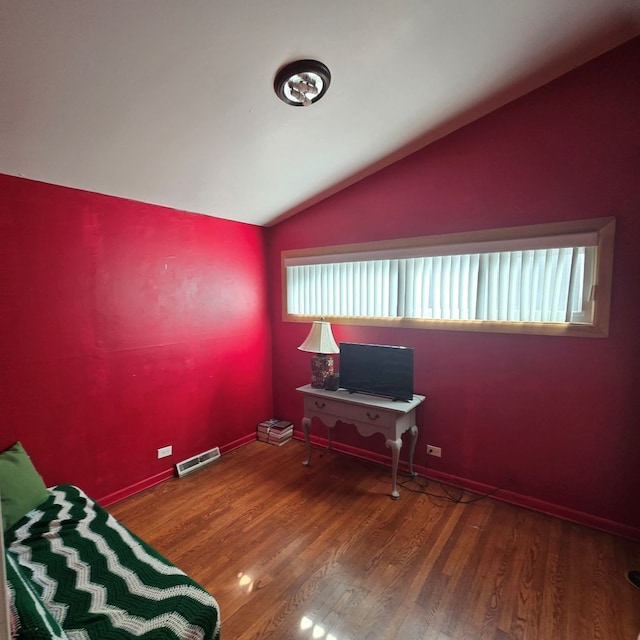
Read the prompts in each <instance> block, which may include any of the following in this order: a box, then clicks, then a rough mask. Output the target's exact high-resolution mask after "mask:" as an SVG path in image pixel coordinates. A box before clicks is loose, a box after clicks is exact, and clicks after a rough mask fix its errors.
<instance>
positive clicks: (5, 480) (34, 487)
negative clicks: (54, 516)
mask: <svg viewBox="0 0 640 640" xmlns="http://www.w3.org/2000/svg"><path fill="white" fill-rule="evenodd" d="M48 497H49V492H48V491H47V487H46V486H45V484H44V480H43V479H42V477H41V476H40V474H39V473H38V472H37V471H36V469H35V467H34V466H33V463H32V462H31V458H29V456H28V455H27V452H26V451H25V450H24V449H23V447H22V445H21V444H20V443H19V442H16V443H15V444H14V445H12V446H11V447H9V448H8V449H5V450H4V451H3V452H2V453H0V499H1V500H2V530H3V531H6V530H7V529H9V527H11V526H13V525H14V524H15V523H16V522H18V520H20V518H22V516H24V515H25V514H26V513H28V512H29V511H31V509H35V507H37V506H38V505H39V504H42V503H43V502H44V501H45V500H46V499H47V498H48Z"/></svg>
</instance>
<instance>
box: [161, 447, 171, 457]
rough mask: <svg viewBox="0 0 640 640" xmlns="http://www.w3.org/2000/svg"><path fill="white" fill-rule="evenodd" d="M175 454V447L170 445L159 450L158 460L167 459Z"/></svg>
mask: <svg viewBox="0 0 640 640" xmlns="http://www.w3.org/2000/svg"><path fill="white" fill-rule="evenodd" d="M172 453H173V447H172V446H171V445H169V446H168V447H162V448H161V449H158V458H166V457H167V456H170V455H171V454H172Z"/></svg>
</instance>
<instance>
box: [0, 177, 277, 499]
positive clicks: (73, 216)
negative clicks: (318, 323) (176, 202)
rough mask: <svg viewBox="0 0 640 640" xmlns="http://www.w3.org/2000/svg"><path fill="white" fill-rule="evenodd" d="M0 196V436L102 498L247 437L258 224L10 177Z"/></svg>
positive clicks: (49, 475)
mask: <svg viewBox="0 0 640 640" xmlns="http://www.w3.org/2000/svg"><path fill="white" fill-rule="evenodd" d="M0 194H1V197H0V256H2V258H1V264H2V269H1V270H0V285H1V286H0V289H1V291H2V296H1V302H0V304H1V312H0V334H1V338H2V342H1V346H0V407H1V409H0V412H1V417H0V421H1V422H0V448H4V447H5V446H7V445H9V444H11V443H12V442H14V441H15V440H21V441H22V443H23V444H24V446H25V447H26V449H27V450H28V452H29V453H30V454H31V456H32V458H33V460H34V462H35V463H36V466H37V467H38V469H39V470H40V471H41V473H42V474H43V476H44V479H45V481H46V482H47V483H48V484H54V483H64V482H69V483H74V484H79V485H80V486H81V487H83V488H84V489H85V490H86V491H87V492H89V493H90V494H91V495H93V496H94V497H96V498H98V499H101V498H107V499H109V498H110V497H111V498H113V497H114V496H121V495H125V494H126V493H128V492H131V491H134V490H136V489H138V488H141V487H144V486H146V485H148V484H150V483H153V482H154V481H156V480H158V479H162V478H163V477H167V476H168V475H171V469H172V465H173V464H174V463H175V462H177V461H179V460H181V459H184V458H186V457H189V456H191V455H194V454H196V453H199V452H201V451H203V450H205V449H209V448H211V447H214V446H219V447H220V448H221V449H222V450H223V451H225V450H227V449H229V448H232V447H234V446H237V445H238V444H241V443H242V442H244V441H246V440H247V439H252V438H254V437H255V425H256V423H257V422H258V421H260V420H262V419H264V418H265V417H266V416H269V415H271V403H272V389H271V361H270V354H271V346H270V339H271V338H270V325H269V318H268V312H267V299H266V291H267V286H266V280H265V277H266V276H265V255H264V238H263V235H264V230H263V229H261V228H259V227H255V226H251V225H244V224H239V223H235V222H229V221H224V220H220V219H214V218H209V217H206V216H200V215H193V214H187V213H184V212H180V211H175V210H172V209H166V208H162V207H157V206H152V205H146V204H141V203H137V202H132V201H129V200H123V199H120V198H113V197H107V196H103V195H97V194H93V193H87V192H83V191H78V190H73V189H67V188H63V187H56V186H51V185H47V184H42V183H38V182H33V181H29V180H24V179H20V178H15V177H9V176H0ZM247 398H250V401H248V400H247ZM166 445H172V446H173V452H174V453H173V456H172V457H171V458H164V459H161V460H158V458H157V449H158V448H160V447H164V446H166Z"/></svg>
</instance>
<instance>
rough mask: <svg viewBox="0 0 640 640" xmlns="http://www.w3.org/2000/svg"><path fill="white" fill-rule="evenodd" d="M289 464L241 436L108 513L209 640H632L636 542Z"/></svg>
mask: <svg viewBox="0 0 640 640" xmlns="http://www.w3.org/2000/svg"><path fill="white" fill-rule="evenodd" d="M304 459H305V454H304V447H303V445H302V443H300V442H298V441H291V442H289V443H287V444H286V445H284V446H282V447H275V446H272V445H268V444H265V443H261V442H255V443H251V444H249V445H247V446H245V447H242V448H241V449H238V450H236V451H233V452H231V453H228V454H225V455H223V456H222V458H221V459H220V460H218V461H217V462H215V463H214V464H213V465H211V466H209V467H207V468H204V469H202V470H200V471H197V472H195V473H194V474H192V475H190V476H187V477H185V478H182V479H172V480H168V481H167V482H164V483H162V484H160V485H158V486H156V487H153V488H152V489H149V490H147V491H145V492H143V493H141V494H138V495H136V496H133V497H131V498H128V499H127V500H124V501H122V502H120V503H118V504H116V505H113V506H111V507H110V508H109V511H110V512H111V513H112V514H113V515H114V516H116V517H117V518H118V519H119V520H120V521H121V522H122V523H123V524H125V525H126V526H128V527H129V528H130V529H131V530H133V531H134V532H135V533H137V534H138V535H139V536H140V537H142V538H143V539H145V540H146V541H147V542H149V543H150V544H152V545H153V546H154V547H156V549H158V551H160V553H162V554H163V555H165V556H166V557H167V558H169V559H170V560H171V561H173V562H174V563H175V564H177V565H178V566H179V567H180V568H181V569H183V570H184V571H186V572H187V573H188V574H190V575H191V576H192V577H193V578H194V579H195V580H197V581H198V582H200V583H201V584H202V585H203V586H204V587H205V588H207V589H208V590H209V591H210V592H211V593H212V594H213V596H214V597H215V598H216V600H217V601H218V603H219V605H220V609H221V612H222V633H223V639H224V640H254V639H258V638H261V639H262V638H264V639H266V638H270V639H272V640H288V639H296V640H302V639H305V640H306V639H309V640H311V639H318V638H322V639H324V640H364V639H367V640H368V639H371V640H483V639H487V640H507V639H526V640H556V639H557V640H583V639H585V640H586V639H589V640H592V639H594V640H599V639H602V640H627V639H629V640H636V638H637V636H638V633H639V632H640V589H636V588H634V587H633V586H632V585H631V584H629V583H628V582H627V580H626V579H625V575H626V572H627V571H628V570H629V569H638V568H640V543H635V542H632V541H628V540H625V539H622V538H617V537H615V536H612V535H608V534H604V533H600V532H598V531H594V530H591V529H588V528H586V527H582V526H579V525H573V524H570V523H567V522H563V521H561V520H557V519H555V518H551V517H548V516H544V515H541V514H537V513H534V512H532V511H528V510H525V509H520V508H517V507H512V506H509V505H506V504H503V503H501V502H498V501H494V500H492V499H490V498H484V499H481V500H477V501H475V502H470V500H472V499H473V498H474V497H475V496H474V495H473V494H469V493H465V494H461V492H458V491H457V490H455V489H452V488H448V491H447V493H448V494H450V495H451V497H453V498H462V502H456V501H452V500H450V499H449V498H448V497H447V494H446V493H445V491H444V489H443V488H442V487H441V486H440V485H438V484H437V483H429V484H427V486H426V488H422V487H419V486H418V484H415V485H413V486H414V487H415V488H416V489H417V490H419V491H422V492H412V491H409V490H408V489H406V488H400V493H401V498H400V500H397V501H394V500H391V498H390V497H389V495H388V494H389V491H390V470H389V469H386V468H383V467H380V466H377V465H373V464H369V463H366V462H363V461H360V460H357V459H354V458H352V457H349V456H346V455H343V454H339V453H333V452H327V451H323V450H321V449H315V450H314V455H313V460H312V466H311V467H310V468H305V467H303V465H302V461H303V460H304ZM419 480H420V479H419ZM422 480H423V484H425V483H426V481H424V479H422ZM425 491H426V492H428V493H429V494H434V495H427V493H425ZM435 496H441V497H435Z"/></svg>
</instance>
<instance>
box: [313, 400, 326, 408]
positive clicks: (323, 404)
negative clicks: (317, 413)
mask: <svg viewBox="0 0 640 640" xmlns="http://www.w3.org/2000/svg"><path fill="white" fill-rule="evenodd" d="M313 402H314V404H315V405H316V407H318V409H324V408H325V407H326V406H327V404H326V402H320V401H319V400H314V401H313Z"/></svg>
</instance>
